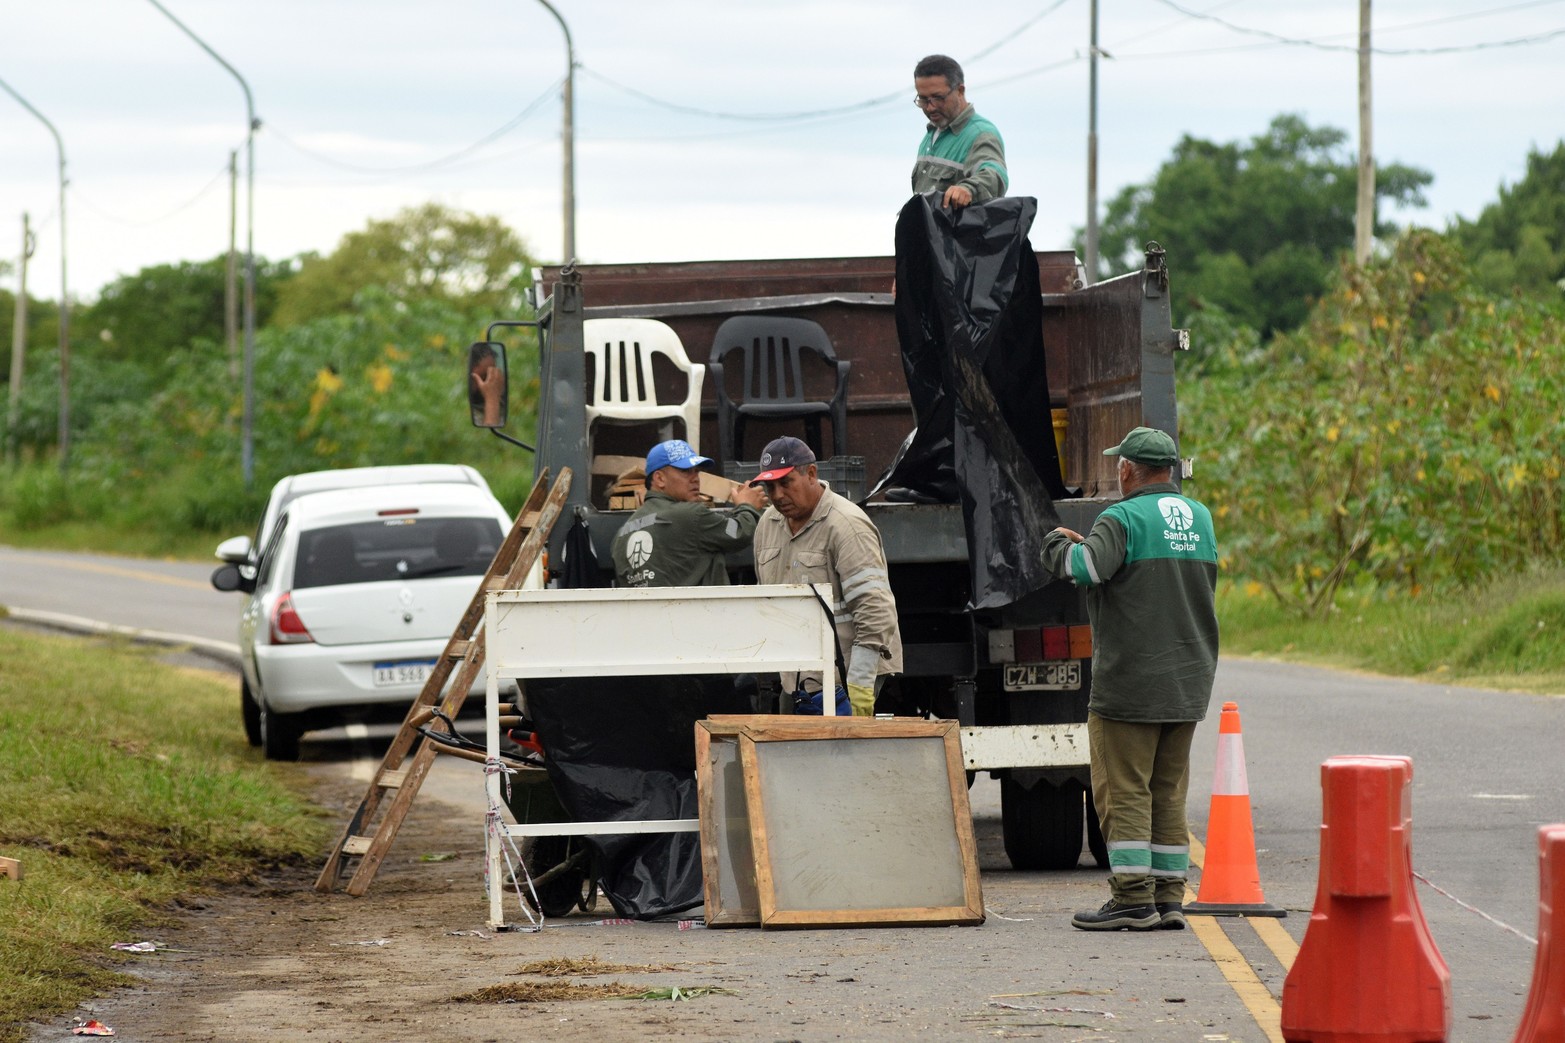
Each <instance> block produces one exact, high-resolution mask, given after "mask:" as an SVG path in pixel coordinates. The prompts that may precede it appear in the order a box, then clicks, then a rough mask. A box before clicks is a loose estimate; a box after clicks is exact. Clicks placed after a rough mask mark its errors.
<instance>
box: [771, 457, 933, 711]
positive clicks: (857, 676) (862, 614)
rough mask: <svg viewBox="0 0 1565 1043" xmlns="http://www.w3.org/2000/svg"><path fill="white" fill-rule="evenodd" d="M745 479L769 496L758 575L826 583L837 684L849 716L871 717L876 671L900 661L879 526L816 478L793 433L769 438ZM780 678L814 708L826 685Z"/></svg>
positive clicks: (801, 703) (799, 703)
mask: <svg viewBox="0 0 1565 1043" xmlns="http://www.w3.org/2000/svg"><path fill="white" fill-rule="evenodd" d="M751 484H752V485H757V484H759V485H761V486H764V487H765V489H766V495H767V497H768V498H769V499H770V500H771V501H772V505H771V506H770V507H768V508H767V509H766V513H765V514H763V515H761V520H760V522H759V523H758V524H757V525H756V527H755V545H754V549H755V574H756V578H757V579H758V580H759V581H760V582H762V583H829V584H831V591H832V599H831V610H832V615H833V617H834V619H835V622H836V627H837V640H838V642H839V644H840V645H841V646H842V650H843V654H844V656H845V657H846V660H847V664H846V669H847V676H846V677H845V678H842V679H841V681H840V687H839V691H840V690H841V689H842V688H845V689H846V694H847V699H848V702H849V703H850V704H851V706H852V711H853V715H854V716H855V717H873V716H874V715H875V692H876V690H877V688H878V687H879V683H880V681H881V679H882V678H884V677H885V676H886V675H887V674H894V673H898V672H900V671H901V669H902V635H901V632H900V631H899V630H898V628H897V603H896V599H895V598H893V597H892V596H891V583H890V581H889V579H888V578H887V575H886V552H885V548H884V547H882V546H881V543H880V531H879V530H878V529H876V528H875V524H874V523H873V522H871V521H870V520H869V516H868V515H867V514H865V513H864V512H863V511H862V510H860V509H859V507H858V506H857V505H855V504H854V503H853V502H852V501H850V500H848V499H847V498H846V497H843V496H839V495H838V494H836V493H834V492H832V491H831V487H830V485H828V484H827V483H826V482H823V481H821V480H820V477H819V473H818V471H817V468H816V464H815V453H814V452H813V451H812V450H811V449H810V447H809V446H808V445H806V444H804V442H802V441H800V440H799V439H797V438H778V439H774V440H773V441H771V442H770V443H768V444H767V446H766V450H765V452H763V453H762V454H761V473H760V474H758V475H756V476H755V477H754V478H753V479H751ZM782 683H783V689H784V691H788V692H792V693H793V694H794V701H795V706H796V707H798V708H800V709H802V710H804V711H805V712H814V713H819V712H820V710H819V709H816V707H817V706H819V705H820V700H821V692H822V690H823V689H824V687H825V685H824V683H823V680H822V678H821V677H820V675H819V674H816V673H803V674H794V673H785V674H783V675H782ZM841 703H842V700H841V698H840V696H839V698H838V705H839V707H840V706H841ZM839 712H840V711H839Z"/></svg>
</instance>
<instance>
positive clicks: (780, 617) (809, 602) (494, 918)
mask: <svg viewBox="0 0 1565 1043" xmlns="http://www.w3.org/2000/svg"><path fill="white" fill-rule="evenodd" d="M831 594H832V592H831V587H830V586H828V585H825V584H821V585H817V586H815V587H814V588H813V589H812V588H811V587H809V586H806V585H804V584H776V585H768V586H746V587H649V588H615V589H607V590H605V589H587V590H497V591H491V592H490V593H489V595H488V597H487V598H486V599H485V605H484V643H485V651H484V657H485V662H486V664H487V667H488V675H489V676H488V692H487V695H486V698H485V710H486V721H485V726H484V730H485V733H486V735H487V737H488V746H489V748H488V756H489V759H490V761H491V762H494V761H496V759H497V758H498V757H499V755H500V681H501V679H502V678H512V677H514V678H518V679H520V680H523V681H525V680H526V679H528V678H539V677H625V676H639V675H649V674H748V673H781V672H784V671H787V672H792V671H806V670H818V671H820V673H821V676H822V677H823V678H831V677H832V676H834V666H833V664H834V663H835V661H836V645H835V642H834V640H833V627H832V620H831V616H830V614H829V612H828V611H827V609H826V608H825V605H829V604H831V600H830V599H831ZM823 601H824V604H823ZM821 705H822V707H823V709H824V712H825V713H827V714H835V713H836V700H835V699H833V698H831V696H830V695H829V694H827V695H826V696H825V697H823V698H822V699H821ZM484 785H485V786H486V788H487V790H488V798H489V801H488V802H489V806H490V807H500V806H502V804H503V802H502V800H501V792H500V786H501V779H500V776H499V775H498V774H495V773H491V774H489V775H488V776H486V778H485V782H484ZM698 828H699V822H698V820H696V819H655V820H649V821H639V822H545V823H531V824H520V825H513V824H510V823H506V822H503V821H502V822H501V823H500V824H499V826H498V827H497V830H496V831H494V832H491V831H490V830H489V829H487V828H486V829H485V831H484V852H485V857H486V858H487V859H488V866H489V873H488V879H489V881H490V888H489V926H490V927H491V928H493V929H496V930H498V929H500V928H501V927H503V926H504V925H505V910H504V897H505V880H504V876H503V874H504V871H505V867H504V864H503V851H502V843H503V840H502V839H501V838H502V837H537V836H562V835H564V836H585V835H600V834H623V833H677V832H695V831H696V830H697V829H698ZM496 834H498V835H496Z"/></svg>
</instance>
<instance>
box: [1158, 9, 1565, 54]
mask: <svg viewBox="0 0 1565 1043" xmlns="http://www.w3.org/2000/svg"><path fill="white" fill-rule="evenodd" d="M1157 2H1158V3H1160V4H1162V5H1163V6H1164V7H1169V8H1172V9H1173V10H1175V11H1178V12H1179V13H1180V14H1182V15H1184V16H1185V17H1187V18H1194V19H1197V20H1198V21H1203V22H1213V23H1215V24H1217V25H1220V26H1222V27H1223V28H1225V29H1228V30H1231V31H1232V32H1236V33H1240V34H1243V35H1245V36H1258V37H1261V38H1262V39H1265V40H1270V41H1271V42H1273V43H1277V44H1286V45H1288V46H1291V47H1311V48H1314V49H1315V50H1318V51H1346V52H1350V53H1354V54H1356V53H1358V47H1357V46H1355V45H1353V44H1332V43H1323V42H1321V41H1320V40H1307V39H1301V38H1299V37H1295V36H1283V35H1282V34H1280V33H1274V32H1272V31H1270V30H1269V29H1255V28H1252V27H1250V26H1245V25H1237V24H1235V23H1234V22H1230V21H1228V20H1227V19H1226V18H1219V17H1217V16H1216V15H1213V14H1206V13H1203V12H1201V11H1192V10H1190V9H1189V8H1187V7H1182V6H1181V5H1179V4H1177V3H1175V2H1174V0H1157ZM1560 36H1565V28H1561V29H1551V30H1549V31H1548V32H1544V33H1537V34H1534V35H1532V36H1518V37H1515V38H1513V39H1509V40H1488V41H1483V42H1480V43H1470V44H1457V45H1453V46H1450V47H1400V48H1392V47H1372V48H1370V50H1371V52H1372V53H1374V54H1381V55H1388V56H1399V55H1415V54H1458V53H1464V52H1468V51H1483V50H1489V49H1492V48H1496V47H1520V46H1523V45H1526V44H1534V43H1544V42H1546V41H1548V40H1553V39H1555V38H1556V37H1560Z"/></svg>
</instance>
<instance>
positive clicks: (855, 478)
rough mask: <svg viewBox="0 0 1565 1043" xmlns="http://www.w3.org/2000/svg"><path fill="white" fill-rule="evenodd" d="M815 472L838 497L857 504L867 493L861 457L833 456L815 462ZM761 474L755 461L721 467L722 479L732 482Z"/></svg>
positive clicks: (735, 461)
mask: <svg viewBox="0 0 1565 1043" xmlns="http://www.w3.org/2000/svg"><path fill="white" fill-rule="evenodd" d="M815 470H816V473H817V474H818V475H820V479H821V481H823V482H826V483H828V484H829V485H830V486H831V491H832V492H834V493H836V494H837V495H838V496H846V497H847V498H848V499H850V500H852V501H853V502H854V503H857V502H858V501H859V499H860V498H861V497H862V496H863V495H864V494H865V492H867V491H868V489H867V487H866V486H865V484H864V458H863V457H862V456H833V457H831V458H830V459H827V460H817V461H815ZM760 473H761V465H760V464H759V463H758V462H755V461H748V460H734V461H729V462H728V463H725V464H724V465H723V477H724V478H727V479H729V480H730V481H734V482H748V481H749V480H750V479H752V478H754V477H755V476H756V475H758V474H760Z"/></svg>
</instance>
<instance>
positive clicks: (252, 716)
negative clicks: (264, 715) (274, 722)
mask: <svg viewBox="0 0 1565 1043" xmlns="http://www.w3.org/2000/svg"><path fill="white" fill-rule="evenodd" d="M239 716H240V718H241V719H242V720H243V721H244V722H245V739H246V741H248V742H249V743H250V745H251V746H259V745H261V704H260V703H258V702H256V701H255V696H254V695H253V694H251V692H250V682H248V681H245V680H243V679H241V680H240V682H239Z"/></svg>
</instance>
